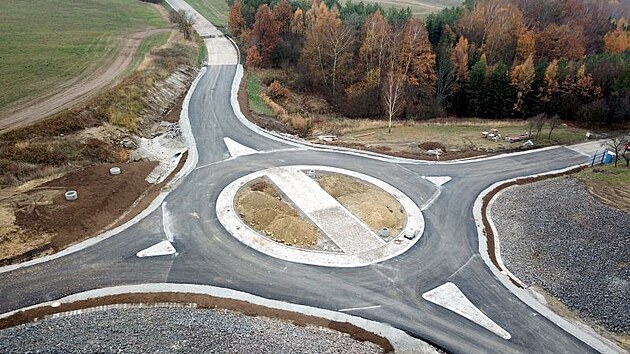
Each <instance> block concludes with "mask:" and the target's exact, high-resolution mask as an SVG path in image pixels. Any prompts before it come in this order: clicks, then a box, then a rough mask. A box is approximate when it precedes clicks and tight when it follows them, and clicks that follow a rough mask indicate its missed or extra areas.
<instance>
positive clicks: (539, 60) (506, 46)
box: [228, 0, 630, 123]
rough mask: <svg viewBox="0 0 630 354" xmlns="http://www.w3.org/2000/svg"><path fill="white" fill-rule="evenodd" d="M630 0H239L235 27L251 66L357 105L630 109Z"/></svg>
mask: <svg viewBox="0 0 630 354" xmlns="http://www.w3.org/2000/svg"><path fill="white" fill-rule="evenodd" d="M629 14H630V12H629V11H628V7H627V6H625V7H624V5H623V4H622V3H617V2H602V1H597V0H467V1H466V2H465V3H464V5H463V6H461V7H455V8H448V9H444V10H442V11H441V12H439V13H435V14H432V15H430V16H428V17H427V18H426V20H425V21H424V22H422V21H421V20H419V19H416V18H413V17H412V16H411V12H410V11H409V9H406V10H396V9H391V8H390V9H388V10H385V9H383V8H382V7H381V6H379V5H377V4H376V5H373V4H364V3H362V2H360V3H353V2H347V3H346V4H343V5H342V4H340V3H339V2H337V1H336V0H325V1H320V0H312V2H310V3H308V2H305V1H291V2H289V1H288V0H281V1H279V2H278V1H271V2H270V1H268V0H235V1H234V2H233V3H232V4H231V7H230V16H229V21H228V30H229V31H230V32H231V33H232V35H233V36H235V37H236V38H237V39H238V41H239V43H240V45H241V46H242V47H243V48H244V53H246V65H248V66H251V67H273V68H284V69H286V71H287V72H290V73H292V74H293V75H294V77H293V80H292V81H291V82H289V83H288V84H290V85H291V86H292V87H293V88H294V89H297V90H310V91H312V92H316V93H319V94H321V95H323V96H324V97H326V98H327V99H328V100H329V102H331V103H332V104H333V105H334V106H335V107H336V108H337V110H338V111H339V112H340V113H342V114H344V115H346V116H349V117H375V118H376V117H379V118H380V117H383V115H385V117H387V118H388V119H389V120H390V121H391V119H393V118H395V117H405V118H410V119H424V118H430V117H435V116H439V115H444V114H455V115H459V116H474V117H481V118H508V117H531V116H535V115H540V114H542V115H544V116H549V117H551V116H556V117H559V118H562V119H566V120H576V121H580V122H584V123H624V122H628V121H629V120H630V25H629V24H628V21H627V20H626V17H625V16H628V15H629Z"/></svg>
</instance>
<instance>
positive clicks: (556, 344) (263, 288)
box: [0, 65, 594, 353]
mask: <svg viewBox="0 0 630 354" xmlns="http://www.w3.org/2000/svg"><path fill="white" fill-rule="evenodd" d="M235 71H236V66H234V65H230V66H209V67H208V71H207V72H206V74H205V75H204V76H203V78H202V79H201V81H200V82H199V85H198V86H197V88H196V90H195V92H194V94H193V95H192V98H191V102H190V105H189V117H190V122H191V126H192V131H193V134H194V137H195V140H196V144H197V150H198V153H199V161H198V164H197V167H196V168H195V169H194V170H193V171H192V172H191V173H190V174H189V175H188V176H186V177H185V178H184V179H183V180H181V181H180V183H179V185H178V186H177V187H176V188H175V189H174V190H173V191H172V192H171V193H170V194H169V195H168V196H167V198H166V200H165V201H166V202H167V204H168V210H169V212H170V213H169V215H170V217H168V220H164V218H163V213H162V210H161V208H158V209H157V210H155V211H154V212H153V213H151V214H150V215H148V216H147V217H145V218H144V219H142V220H141V221H140V222H138V223H136V224H135V225H133V226H131V227H130V228H128V229H126V230H125V231H123V232H121V233H119V234H117V235H115V236H113V237H110V238H107V239H105V240H103V241H102V242H99V243H97V244H95V245H93V246H90V247H88V248H85V249H83V250H81V251H78V252H75V253H72V254H69V255H67V256H65V257H61V258H58V259H54V260H51V261H48V262H44V263H40V264H36V265H32V266H29V267H23V268H19V269H15V270H13V271H9V272H3V273H0V313H4V312H8V311H11V310H15V309H18V308H22V307H25V306H29V305H33V304H37V303H41V302H44V301H49V300H53V299H57V298H60V297H63V296H66V295H69V294H72V293H77V292H82V291H85V290H90V289H97V288H101V287H108V286H115V285H124V284H142V283H162V282H167V283H189V284H208V285H214V286H220V287H226V288H231V289H235V290H240V291H244V292H248V293H252V294H255V295H258V296H262V297H266V298H270V299H276V300H281V301H287V302H292V303H297V304H303V305H309V306H314V307H319V308H325V309H330V310H339V309H347V308H357V307H367V306H381V307H377V308H369V309H363V310H356V311H351V312H349V313H351V314H353V315H357V316H360V317H364V318H368V319H371V320H376V321H380V322H386V323H389V324H391V325H392V326H394V327H397V328H399V329H402V330H404V331H407V332H408V333H410V334H411V335H413V336H415V337H418V338H421V339H423V340H426V341H428V342H430V343H433V344H435V345H437V346H440V347H442V348H444V349H445V350H447V351H448V352H453V353H489V352H493V353H542V352H546V353H550V352H553V353H589V352H594V350H593V349H592V348H591V347H589V346H587V345H586V344H584V343H583V342H582V341H581V340H580V339H579V338H576V337H574V336H572V335H571V334H569V333H567V332H565V331H564V330H563V329H561V328H560V327H558V326H557V325H555V324H554V323H552V322H551V321H549V320H547V319H546V318H545V317H543V316H541V315H540V314H538V313H537V312H535V311H533V310H532V309H531V308H529V307H528V306H527V305H525V304H524V303H522V302H521V301H520V300H519V299H518V298H517V297H516V296H514V295H513V294H512V293H511V292H510V291H509V290H508V289H507V288H505V287H504V286H503V285H502V284H501V282H500V281H499V280H498V279H497V278H496V277H495V276H494V275H493V273H492V272H491V271H490V269H489V268H488V266H487V265H486V264H485V263H484V261H483V260H482V258H481V257H480V256H479V251H478V249H479V247H478V242H479V241H478V235H477V229H476V224H475V220H474V218H473V212H472V209H473V203H474V202H475V199H476V198H477V196H478V195H479V193H481V192H482V191H483V190H484V189H485V188H487V187H488V186H490V185H491V184H493V183H495V182H497V181H501V180H505V179H509V178H514V177H519V176H525V175H531V174H535V173H542V172H546V171H550V170H556V169H560V168H565V167H569V166H573V165H577V164H581V163H584V162H585V156H583V155H580V154H578V153H576V152H575V151H573V150H570V149H567V148H564V147H558V148H555V149H546V150H541V151H538V152H533V153H529V154H523V155H505V156H503V157H501V158H496V159H486V160H480V161H470V162H465V163H459V164H434V163H401V162H399V163H394V162H388V161H383V160H379V159H373V158H369V157H365V156H358V155H356V154H347V153H341V152H334V151H320V150H310V149H295V147H294V146H290V145H285V144H283V143H281V142H278V141H274V140H270V139H267V138H265V137H263V136H261V135H258V134H256V133H255V132H253V131H251V130H250V129H248V128H247V127H245V126H244V125H243V124H242V123H241V122H240V121H239V120H238V119H237V118H236V117H235V115H234V113H233V110H232V106H231V104H230V90H231V86H232V81H233V77H234V74H235ZM224 137H229V138H231V139H233V140H234V141H237V142H239V143H240V144H243V145H246V146H249V147H251V148H253V149H256V150H258V151H262V152H267V153H259V154H253V155H247V156H242V157H238V158H233V159H230V158H229V157H230V156H229V153H228V150H227V148H226V146H225V144H224V142H223V138H224ZM298 164H300V165H303V164H313V165H328V166H333V167H340V168H345V169H350V170H354V171H358V172H361V173H364V174H367V175H370V176H373V177H375V178H379V179H381V180H383V181H385V182H387V183H389V184H391V185H392V186H394V187H396V188H398V189H399V190H401V191H402V192H404V193H406V194H407V195H408V196H409V197H410V198H411V199H412V200H413V201H414V202H416V204H418V205H419V206H420V207H422V206H423V205H425V203H427V202H428V200H429V199H430V198H431V196H432V195H433V194H434V193H435V187H434V186H433V185H432V184H431V183H429V182H428V181H426V180H424V179H423V178H422V176H451V177H452V178H453V179H452V180H451V181H450V182H448V183H447V184H446V185H444V188H443V191H442V193H441V194H440V196H439V197H438V198H437V199H436V200H435V202H433V203H432V204H431V205H430V206H429V207H428V208H427V209H426V210H424V211H423V212H424V217H425V222H426V226H425V231H424V235H423V236H422V238H421V239H420V241H419V242H418V243H417V244H416V245H415V246H414V247H412V248H411V249H410V250H409V251H407V252H406V253H404V254H402V255H400V256H398V257H396V258H393V259H391V260H388V261H385V262H382V263H377V264H373V265H370V266H366V267H359V268H326V267H318V266H309V265H304V264H297V263H292V262H286V261H282V260H279V259H275V258H272V257H269V256H266V255H264V254H262V253H259V252H257V251H255V250H253V249H251V248H248V247H247V246H245V245H244V244H242V243H240V242H239V241H238V240H236V239H235V238H234V237H232V236H231V235H230V234H229V233H227V231H225V230H224V229H223V227H222V226H221V224H220V223H219V221H218V220H217V217H216V215H215V202H216V199H217V196H218V194H219V193H220V192H221V190H222V189H223V188H224V187H225V186H226V185H228V184H229V183H230V182H232V181H233V180H235V179H237V178H239V177H241V176H244V175H246V174H249V173H251V172H254V171H259V170H262V169H266V168H269V167H272V166H287V165H298ZM165 223H166V224H168V225H167V226H168V227H169V228H170V230H172V231H173V233H174V240H173V245H174V246H175V248H176V249H177V254H176V255H173V256H164V257H155V258H138V257H136V256H135V254H136V252H138V251H140V250H142V249H144V248H146V247H149V246H151V245H153V244H155V243H157V242H160V241H162V240H164V239H165V233H164V224H165ZM449 281H450V282H453V283H454V284H456V285H457V286H458V287H459V288H460V290H461V291H462V292H463V293H464V294H465V295H466V297H468V299H469V300H470V301H471V302H472V303H473V304H475V305H476V306H477V307H478V308H479V309H480V310H481V311H483V312H484V313H485V314H486V315H487V316H488V317H489V318H491V319H492V320H493V321H495V322H496V323H497V324H498V325H500V326H501V327H503V328H504V329H506V330H507V331H508V332H510V334H511V336H512V338H511V339H509V340H505V339H503V338H501V337H499V336H497V335H495V334H493V333H491V332H489V331H488V330H486V329H484V328H482V327H480V326H478V325H476V324H475V323H473V322H471V321H468V320H467V319H465V318H463V317H461V316H459V315H457V314H455V313H453V312H450V311H448V310H446V309H444V308H441V307H439V306H437V305H434V304H432V303H429V302H427V301H425V300H423V299H422V297H421V295H422V294H423V293H424V292H426V291H429V290H431V289H433V288H435V287H437V286H440V285H442V284H444V283H445V282H449Z"/></svg>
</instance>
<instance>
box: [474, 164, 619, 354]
mask: <svg viewBox="0 0 630 354" xmlns="http://www.w3.org/2000/svg"><path fill="white" fill-rule="evenodd" d="M586 165H587V164H580V165H574V166H570V167H567V168H563V169H559V170H554V171H549V172H545V173H539V174H534V175H529V176H523V177H517V178H511V179H507V180H504V181H499V182H496V183H494V184H492V185H491V186H489V187H488V188H486V189H485V190H483V191H482V192H481V193H480V194H479V195H478V196H477V198H476V199H475V203H474V205H473V217H474V219H475V225H476V226H477V237H478V241H479V254H480V256H481V258H482V259H483V261H484V262H485V263H486V266H487V267H488V268H489V269H490V271H491V272H492V273H493V274H494V275H495V277H496V278H497V279H498V280H499V281H500V282H501V283H502V284H503V286H505V287H506V288H507V289H508V290H509V291H510V292H511V293H512V294H514V296H516V297H517V298H518V299H519V300H521V301H522V302H523V303H525V304H526V305H527V306H529V307H530V308H531V309H532V310H534V311H536V312H537V313H539V314H540V315H542V316H544V317H545V318H547V319H548V320H549V321H551V322H553V323H554V324H555V325H557V326H558V327H560V328H562V329H563V330H564V331H566V332H567V333H569V334H571V335H572V336H574V337H575V338H577V339H579V340H581V341H582V342H584V343H585V344H587V345H588V346H590V347H591V348H593V349H595V350H597V351H598V352H600V353H605V354H608V353H610V354H614V353H622V352H623V350H622V349H621V348H620V347H618V346H617V345H616V344H614V343H613V342H611V341H610V340H608V339H606V338H604V337H602V336H600V335H599V334H597V333H596V332H595V331H593V330H592V329H591V328H590V327H584V328H580V327H578V326H577V325H576V324H574V323H572V322H570V321H569V320H567V319H565V318H564V317H562V316H560V315H558V314H556V313H555V312H553V311H552V310H550V309H549V308H548V307H547V306H545V305H544V304H542V303H541V302H540V301H539V300H538V299H537V298H536V296H535V294H534V293H533V290H531V289H529V288H528V287H527V286H525V284H524V283H523V282H522V281H521V280H520V279H518V278H517V277H516V276H515V275H514V274H512V273H511V272H510V271H509V270H508V268H507V267H506V266H505V265H504V264H503V262H502V261H501V258H500V256H499V257H497V258H496V259H497V263H499V265H498V267H500V268H502V269H499V268H498V267H497V265H496V264H495V263H494V262H493V261H492V260H491V259H490V251H489V250H488V244H487V241H488V239H487V237H486V231H485V227H484V223H483V218H484V215H483V213H482V210H483V203H484V201H483V199H484V198H485V197H486V196H487V195H488V194H490V193H492V192H494V191H496V190H497V189H501V190H505V185H506V184H509V183H512V182H516V181H517V180H521V179H527V178H536V177H550V176H553V175H559V174H562V173H566V172H568V171H571V170H574V169H576V168H580V167H583V166H586ZM502 187H503V188H502ZM497 195H499V193H497V194H495V195H494V196H493V197H492V199H491V201H493V200H494V199H495V198H496V197H497ZM488 207H490V203H488ZM487 210H488V209H487V208H486V215H485V217H486V218H487V220H488V223H489V225H490V227H491V228H492V231H493V235H492V237H493V241H494V242H495V245H498V239H497V236H496V227H495V226H494V223H493V222H492V218H491V217H490V216H489V215H488V213H487ZM496 252H498V247H495V255H496ZM518 283H520V284H522V285H524V287H523V288H519V287H518V286H517V285H516V284H518Z"/></svg>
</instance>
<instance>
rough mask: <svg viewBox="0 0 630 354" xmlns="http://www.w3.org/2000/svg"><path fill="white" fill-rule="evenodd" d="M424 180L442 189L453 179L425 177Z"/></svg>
mask: <svg viewBox="0 0 630 354" xmlns="http://www.w3.org/2000/svg"><path fill="white" fill-rule="evenodd" d="M424 179H426V180H427V181H429V182H431V183H433V184H435V185H436V186H438V187H441V186H442V185H443V184H445V183H446V182H448V181H450V180H451V179H453V178H452V177H450V176H427V177H424Z"/></svg>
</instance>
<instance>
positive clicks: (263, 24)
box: [249, 4, 281, 65]
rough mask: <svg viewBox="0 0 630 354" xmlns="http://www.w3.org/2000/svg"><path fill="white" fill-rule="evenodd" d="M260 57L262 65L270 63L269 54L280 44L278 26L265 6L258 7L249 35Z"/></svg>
mask: <svg viewBox="0 0 630 354" xmlns="http://www.w3.org/2000/svg"><path fill="white" fill-rule="evenodd" d="M249 40H250V42H251V43H252V45H255V46H256V47H257V49H258V52H259V54H260V57H261V62H262V65H269V64H270V63H271V53H273V51H274V49H276V46H277V45H278V44H280V42H281V39H280V24H279V23H278V21H276V19H275V17H274V16H273V13H272V12H271V9H269V6H267V5H266V4H263V5H260V7H258V11H256V17H255V22H254V27H253V28H252V31H251V33H250V35H249Z"/></svg>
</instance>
